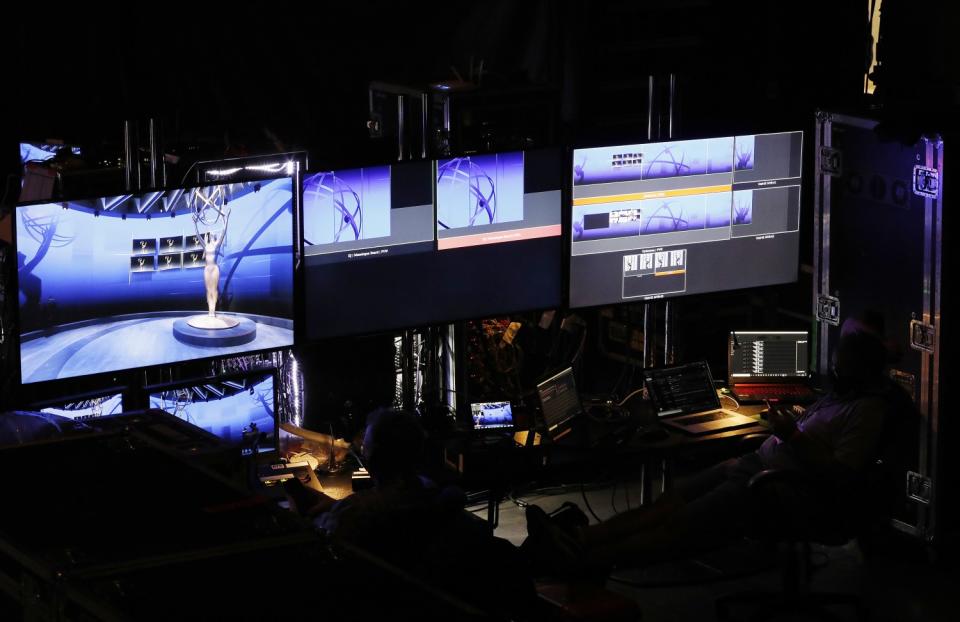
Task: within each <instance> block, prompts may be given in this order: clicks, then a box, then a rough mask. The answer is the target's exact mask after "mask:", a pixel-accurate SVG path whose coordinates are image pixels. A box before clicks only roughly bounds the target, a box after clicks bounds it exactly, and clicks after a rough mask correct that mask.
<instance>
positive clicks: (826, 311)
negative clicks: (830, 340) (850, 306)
mask: <svg viewBox="0 0 960 622" xmlns="http://www.w3.org/2000/svg"><path fill="white" fill-rule="evenodd" d="M817 319H818V320H820V321H821V322H826V323H827V324H831V325H833V326H840V299H839V298H837V297H835V296H827V295H826V294H820V295H819V296H817Z"/></svg>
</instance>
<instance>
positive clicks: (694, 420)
mask: <svg viewBox="0 0 960 622" xmlns="http://www.w3.org/2000/svg"><path fill="white" fill-rule="evenodd" d="M729 416H730V415H728V414H727V413H725V412H723V411H722V410H718V411H716V412H712V413H707V414H705V415H697V416H696V417H687V418H685V419H684V420H683V425H698V424H700V423H706V422H708V421H716V420H717V419H726V418H727V417H729Z"/></svg>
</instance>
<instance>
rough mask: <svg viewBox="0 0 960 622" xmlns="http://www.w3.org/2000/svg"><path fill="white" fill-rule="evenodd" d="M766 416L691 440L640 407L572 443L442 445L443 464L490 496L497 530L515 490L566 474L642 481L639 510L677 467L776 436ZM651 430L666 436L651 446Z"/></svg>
mask: <svg viewBox="0 0 960 622" xmlns="http://www.w3.org/2000/svg"><path fill="white" fill-rule="evenodd" d="M638 402H639V400H638ZM764 408H765V407H764V406H762V405H757V406H750V405H741V406H740V408H739V409H737V412H739V413H741V414H745V415H747V416H749V417H753V418H755V419H756V424H755V425H749V426H744V427H740V428H733V429H729V430H723V431H720V432H715V433H712V434H698V435H692V434H686V433H684V432H682V431H680V430H676V429H674V428H671V427H669V426H664V425H663V424H662V423H661V422H659V421H658V420H657V419H656V416H655V415H654V413H653V411H652V410H651V409H650V407H649V404H644V403H642V402H641V403H639V404H638V405H636V406H635V407H634V408H633V409H632V410H631V416H630V418H629V419H627V420H623V421H618V422H605V421H598V420H596V419H593V418H590V417H588V416H587V415H581V416H580V417H579V418H578V420H577V421H576V423H575V425H574V426H573V428H572V430H571V431H570V432H569V433H568V434H567V435H565V436H564V437H562V438H560V439H558V440H557V441H551V440H550V439H548V438H544V440H543V443H542V444H541V445H539V446H532V447H520V446H518V445H516V444H515V443H513V442H512V441H510V440H509V439H506V438H505V439H503V440H502V441H501V442H498V443H484V442H478V441H477V439H476V438H475V437H471V436H470V435H459V436H456V437H448V438H444V439H436V440H439V441H440V443H439V444H440V446H441V448H442V451H443V457H444V461H445V462H446V464H447V466H448V467H449V468H450V469H451V470H452V471H456V472H457V473H458V476H459V477H458V479H459V482H458V483H459V484H460V485H461V486H463V487H464V489H466V490H471V489H479V488H483V489H487V490H490V507H489V508H488V510H489V514H488V519H489V520H490V522H491V525H492V526H496V522H497V518H496V517H497V511H496V505H497V504H498V503H499V500H500V498H501V497H502V495H503V494H505V493H506V492H508V491H509V490H510V489H511V487H512V486H513V485H514V484H516V483H517V482H518V481H520V480H524V481H529V480H530V479H535V480H536V479H541V478H544V476H547V479H552V478H556V477H558V476H560V477H561V478H563V477H562V476H564V475H566V473H565V472H566V471H572V472H573V473H574V474H575V477H578V478H581V479H582V478H583V477H585V476H587V475H589V474H592V473H595V472H596V471H597V470H598V469H599V470H600V471H611V470H618V471H620V472H623V473H630V474H636V473H639V474H640V478H641V497H642V498H641V504H643V503H649V502H651V501H653V497H654V495H653V493H654V484H655V483H656V482H657V481H658V480H659V482H660V484H659V486H658V488H659V489H660V490H659V492H662V491H663V490H666V489H667V488H668V487H669V479H670V477H671V473H672V470H673V465H674V464H675V462H676V461H677V460H678V459H681V458H686V457H693V456H696V455H698V454H700V455H707V454H725V455H727V456H732V455H734V454H736V453H738V451H739V449H740V448H741V446H742V442H743V439H744V438H745V437H747V436H750V435H756V434H763V435H766V434H769V433H770V428H769V427H768V426H767V423H766V422H765V421H763V420H762V419H760V413H761V411H763V410H764ZM651 429H660V430H662V431H663V432H664V433H665V436H663V437H661V438H659V439H649V440H645V439H644V435H643V434H642V431H643V430H647V431H649V430H651ZM638 430H640V431H641V433H638ZM563 479H565V478H563Z"/></svg>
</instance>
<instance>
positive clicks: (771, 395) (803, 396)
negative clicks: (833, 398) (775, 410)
mask: <svg viewBox="0 0 960 622" xmlns="http://www.w3.org/2000/svg"><path fill="white" fill-rule="evenodd" d="M733 392H734V394H735V395H736V396H737V399H739V400H742V401H747V402H749V401H756V402H762V401H763V400H774V401H781V402H803V401H808V400H812V399H814V398H815V397H816V393H814V392H813V390H812V389H810V387H807V386H804V385H792V384H745V385H737V386H736V387H734V390H733Z"/></svg>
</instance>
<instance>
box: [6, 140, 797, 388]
mask: <svg viewBox="0 0 960 622" xmlns="http://www.w3.org/2000/svg"><path fill="white" fill-rule="evenodd" d="M801 148H802V133H801V132H788V133H779V134H757V135H749V136H736V137H726V138H715V139H702V140H687V141H673V142H666V143H650V144H642V145H627V146H618V147H601V148H589V149H578V150H575V151H574V153H573V158H572V160H573V161H572V171H571V175H572V194H571V199H572V204H570V205H569V209H570V210H571V212H572V214H571V223H572V230H571V232H570V238H571V239H570V247H569V250H570V282H569V286H570V291H569V305H570V306H571V307H585V306H594V305H603V304H614V303H620V302H629V301H642V300H650V299H655V298H662V297H668V296H678V295H683V294H697V293H705V292H713V291H719V290H727V289H736V288H743V287H754V286H760V285H770V284H776V283H785V282H790V281H793V280H795V279H796V276H797V264H798V254H799V218H800V174H801V172H800V167H801ZM564 166H565V165H564V164H563V160H562V157H561V152H560V151H558V150H535V151H525V152H521V151H517V152H507V153H496V154H483V155H471V156H464V157H458V158H448V159H443V160H439V161H434V162H430V161H424V162H406V163H396V164H392V165H385V166H369V167H365V168H359V169H341V170H334V171H328V172H321V173H312V174H307V175H305V176H304V177H303V180H302V187H301V188H298V189H295V188H294V180H293V179H292V178H281V179H275V180H267V181H259V182H244V183H236V184H223V185H214V186H204V187H199V188H188V189H185V190H172V191H164V192H148V193H141V194H134V195H124V196H117V197H107V198H100V199H94V200H86V201H68V202H60V203H46V204H30V205H23V206H20V207H19V208H18V209H17V223H16V244H17V265H18V270H17V273H18V283H19V291H18V296H19V307H20V318H21V322H20V326H21V335H20V343H21V373H22V381H23V382H24V383H33V382H40V381H46V380H55V379H61V378H70V377H74V376H80V375H87V374H96V373H103V372H111V371H119V370H125V369H132V368H140V367H147V366H152V365H164V364H170V363H176V362H180V361H184V360H191V359H200V358H210V357H217V356H227V355H235V354H240V353H244V352H250V351H256V350H267V349H276V348H283V347H289V346H292V345H293V343H294V327H293V324H294V321H293V318H294V308H293V307H294V304H293V298H294V296H293V292H294V277H293V270H294V268H293V252H294V243H293V239H294V236H293V230H294V214H293V210H294V205H295V201H294V196H293V193H294V191H295V190H299V191H302V210H303V212H302V219H301V222H302V226H303V244H304V246H303V257H304V260H303V266H304V268H303V271H304V272H303V285H304V291H303V296H302V300H303V301H304V309H303V317H304V319H305V326H304V330H303V335H304V336H305V337H306V338H307V339H309V340H314V339H320V338H327V337H336V336H346V335H357V334H363V333H373V332H382V331H389V330H396V329H401V328H409V327H415V326H424V325H430V324H439V323H444V322H450V321H455V320H461V319H470V318H477V317H488V316H492V315H497V314H504V313H513V312H520V311H525V310H537V309H549V308H557V307H559V306H560V305H561V304H562V285H563V268H562V266H563V257H564V254H565V249H564V243H563V241H562V240H563V238H562V231H563V228H562V226H561V222H562V220H563V215H564V209H565V204H564V200H563V198H562V195H561V187H562V181H561V179H562V176H563V168H564ZM158 206H161V207H160V208H158ZM211 335H213V336H211Z"/></svg>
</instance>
